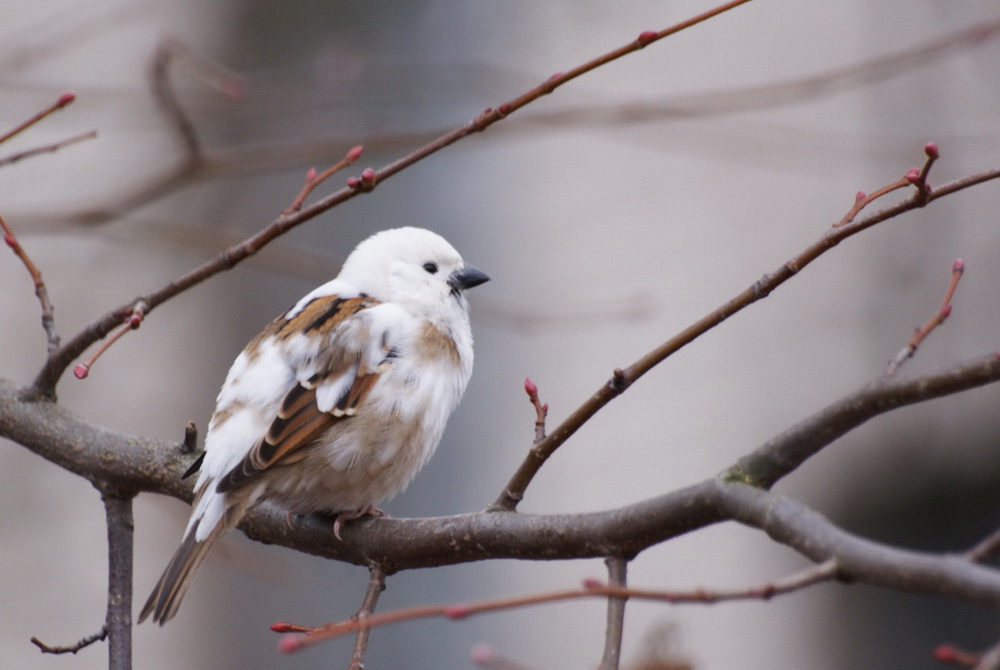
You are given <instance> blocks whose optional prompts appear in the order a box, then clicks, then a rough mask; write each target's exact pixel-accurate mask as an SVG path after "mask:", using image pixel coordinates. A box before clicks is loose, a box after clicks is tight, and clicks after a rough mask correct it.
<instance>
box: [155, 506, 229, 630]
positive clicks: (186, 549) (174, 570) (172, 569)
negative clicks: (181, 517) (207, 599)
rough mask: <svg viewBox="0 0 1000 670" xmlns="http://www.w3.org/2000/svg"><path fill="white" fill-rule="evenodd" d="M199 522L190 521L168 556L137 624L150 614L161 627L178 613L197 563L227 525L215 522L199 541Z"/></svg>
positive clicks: (203, 558)
mask: <svg viewBox="0 0 1000 670" xmlns="http://www.w3.org/2000/svg"><path fill="white" fill-rule="evenodd" d="M200 522H201V520H199V521H198V522H196V523H194V524H192V527H191V529H190V530H189V531H188V533H187V535H185V537H184V541H183V542H181V546H180V547H178V548H177V551H176V553H174V557H173V558H171V559H170V563H169V564H167V569H166V570H164V571H163V576H161V577H160V581H159V582H157V583H156V588H154V589H153V592H152V593H151V594H149V599H148V600H147V601H146V604H145V606H144V607H143V608H142V612H141V613H140V614H139V623H142V622H143V621H145V620H146V618H147V617H148V616H149V615H150V614H152V615H153V621H155V622H156V623H158V624H160V625H161V626H162V625H163V624H165V623H166V622H168V621H170V620H171V619H173V618H174V615H175V614H177V610H178V609H179V608H180V606H181V601H182V600H183V599H184V594H185V593H187V590H188V588H189V587H190V586H191V580H192V579H194V573H195V572H196V571H197V570H198V566H199V565H201V562H202V561H203V560H205V556H207V555H208V550H209V549H211V547H212V545H213V544H215V541H216V540H217V539H219V536H220V535H222V533H223V531H225V530H226V528H227V524H225V523H217V524H216V525H215V528H213V529H212V532H211V533H210V534H209V536H208V537H206V538H205V539H204V540H200V541H199V540H196V539H195V535H196V534H197V532H198V525H199V523H200Z"/></svg>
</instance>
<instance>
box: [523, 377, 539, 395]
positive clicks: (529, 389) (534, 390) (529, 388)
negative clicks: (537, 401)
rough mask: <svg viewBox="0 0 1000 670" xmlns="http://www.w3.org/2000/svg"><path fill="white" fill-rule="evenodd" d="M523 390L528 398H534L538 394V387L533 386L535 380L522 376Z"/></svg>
mask: <svg viewBox="0 0 1000 670" xmlns="http://www.w3.org/2000/svg"><path fill="white" fill-rule="evenodd" d="M524 392H525V393H527V394H528V397H529V398H534V397H536V396H537V395H538V387H537V386H535V382H533V381H531V380H530V379H529V378H527V377H525V378H524Z"/></svg>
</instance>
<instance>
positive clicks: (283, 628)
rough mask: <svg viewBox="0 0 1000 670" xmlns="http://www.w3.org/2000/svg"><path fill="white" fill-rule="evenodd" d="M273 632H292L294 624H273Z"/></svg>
mask: <svg viewBox="0 0 1000 670" xmlns="http://www.w3.org/2000/svg"><path fill="white" fill-rule="evenodd" d="M271 630H273V631H274V632H275V633H287V632H289V631H290V630H292V624H290V623H288V622H287V621H279V622H277V623H272V624H271Z"/></svg>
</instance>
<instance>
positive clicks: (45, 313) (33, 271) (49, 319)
mask: <svg viewBox="0 0 1000 670" xmlns="http://www.w3.org/2000/svg"><path fill="white" fill-rule="evenodd" d="M0 228H2V229H3V241H4V242H5V243H6V244H7V246H8V247H10V248H11V249H13V251H14V253H15V254H17V257H18V258H20V259H21V262H22V263H24V267H25V268H26V269H27V270H28V274H29V275H31V281H32V282H33V283H34V285H35V295H36V296H37V297H38V302H39V303H41V306H42V329H43V330H45V338H46V340H47V341H48V347H49V355H50V356H51V355H52V354H53V353H55V351H56V350H57V349H58V348H59V335H58V334H57V333H56V324H55V316H54V312H55V307H53V306H52V301H51V300H49V290H48V289H47V288H46V287H45V281H44V280H43V279H42V272H41V270H39V269H38V266H36V265H35V264H34V263H33V262H32V260H31V257H30V256H28V252H27V251H25V250H24V247H22V246H21V243H20V242H19V241H18V239H17V236H16V235H14V231H13V230H11V227H10V226H9V225H8V224H7V221H6V220H5V219H4V218H3V216H2V215H0Z"/></svg>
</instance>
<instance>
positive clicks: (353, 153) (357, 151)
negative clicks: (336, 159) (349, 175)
mask: <svg viewBox="0 0 1000 670" xmlns="http://www.w3.org/2000/svg"><path fill="white" fill-rule="evenodd" d="M364 151H365V148H364V147H363V146H361V145H360V144H359V145H358V146H356V147H351V150H350V151H348V152H347V155H346V156H345V158H346V159H347V160H349V161H350V162H352V163H353V162H354V161H356V160H358V159H359V158H361V154H362V153H364Z"/></svg>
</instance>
